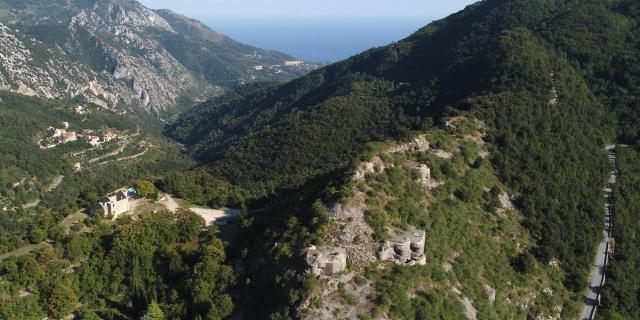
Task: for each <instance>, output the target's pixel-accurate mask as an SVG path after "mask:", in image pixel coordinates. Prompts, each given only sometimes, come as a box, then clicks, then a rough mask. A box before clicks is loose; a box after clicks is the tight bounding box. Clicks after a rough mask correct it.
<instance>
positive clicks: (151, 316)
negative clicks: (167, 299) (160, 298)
mask: <svg viewBox="0 0 640 320" xmlns="http://www.w3.org/2000/svg"><path fill="white" fill-rule="evenodd" d="M140 319H141V320H164V313H163V312H162V309H160V306H159V305H158V303H157V302H155V301H153V302H151V304H150V305H149V307H148V308H147V313H146V314H145V315H144V316H142V318H140Z"/></svg>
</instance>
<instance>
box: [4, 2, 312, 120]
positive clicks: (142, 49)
mask: <svg viewBox="0 0 640 320" xmlns="http://www.w3.org/2000/svg"><path fill="white" fill-rule="evenodd" d="M161 13H162V14H163V15H165V16H167V17H169V18H170V19H169V20H171V22H172V23H173V24H174V25H176V26H177V28H174V27H173V26H172V23H170V22H169V21H168V20H167V19H165V18H163V17H162V16H161V15H160V14H158V13H157V12H156V11H153V10H150V9H148V8H146V7H144V6H142V5H141V4H139V3H137V2H135V1H131V0H68V1H61V0H60V1H57V0H54V1H44V0H42V1H38V0H36V1H30V2H28V3H16V2H13V1H2V0H0V18H2V19H0V21H4V22H5V23H0V62H1V65H0V90H9V91H14V92H19V93H22V94H25V95H32V96H43V97H48V98H63V97H82V98H84V99H85V100H87V101H89V102H93V103H95V104H97V105H100V106H102V107H105V108H109V109H112V110H120V109H122V108H125V107H126V106H139V107H142V108H143V109H144V110H146V111H149V112H153V113H158V112H162V111H165V110H167V109H171V108H172V107H174V106H176V104H177V99H178V98H180V97H185V98H189V99H199V98H204V97H208V96H212V95H215V94H218V93H220V92H222V91H223V90H224V87H225V86H229V85H234V84H235V83H243V82H248V81H258V80H275V79H281V80H285V79H288V78H292V77H295V76H297V75H300V74H302V73H304V72H305V71H307V70H310V69H312V68H313V65H306V64H305V65H304V66H296V68H290V67H291V66H287V67H289V68H288V69H286V70H281V71H280V72H275V71H274V72H273V74H269V73H267V70H265V71H263V69H265V68H264V67H263V66H262V64H263V62H262V61H259V60H261V59H254V61H252V59H249V58H247V57H249V56H250V55H247V50H249V51H252V52H255V53H257V55H256V56H258V57H261V58H262V60H264V58H263V57H264V56H269V57H270V58H271V59H270V61H271V60H275V61H281V63H280V64H281V65H283V66H285V65H287V63H285V61H291V60H293V58H291V57H288V56H286V55H283V54H280V53H274V52H270V51H264V50H261V49H257V48H253V47H249V46H245V45H241V44H238V43H236V42H234V41H233V40H231V39H229V38H227V37H224V36H222V35H219V34H217V33H216V32H215V31H213V30H211V29H209V28H207V27H206V26H204V25H202V24H201V23H199V22H197V21H195V20H190V19H187V18H184V17H181V16H179V15H176V14H173V13H171V12H168V11H165V10H163V11H161ZM176 29H178V30H176ZM196 29H197V30H198V32H197V33H193V32H191V34H188V33H189V30H191V31H193V30H196ZM193 34H197V35H198V36H197V37H194V36H193ZM220 42H224V46H225V48H224V49H223V48H219V47H220ZM230 44H231V46H230ZM198 47H206V48H208V50H207V51H206V52H197V56H195V58H194V56H193V55H192V53H191V51H190V50H192V48H198ZM229 47H231V48H232V49H231V51H232V52H228V51H229V49H228V48H229ZM233 48H237V50H236V51H237V52H233V50H234V49H233ZM223 50H227V51H225V52H224V53H225V55H222V56H221V55H220V52H221V51H223ZM236 55H237V56H241V57H245V58H246V59H241V60H237V59H231V58H226V59H225V57H233V56H236ZM194 61H195V63H194ZM198 63H199V64H206V66H202V65H199V64H198ZM273 63H274V62H272V64H273ZM258 66H260V67H258ZM229 70H234V71H235V72H230V71H229ZM259 71H262V73H263V74H258V75H256V72H259ZM223 78H224V80H225V81H221V80H220V79H223ZM219 80H220V81H219Z"/></svg>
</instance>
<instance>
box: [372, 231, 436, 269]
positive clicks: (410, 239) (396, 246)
mask: <svg viewBox="0 0 640 320" xmlns="http://www.w3.org/2000/svg"><path fill="white" fill-rule="evenodd" d="M388 234H389V239H388V240H386V241H383V242H382V243H380V249H379V251H378V257H379V258H380V260H383V261H387V260H390V261H395V262H396V263H398V264H405V265H414V264H418V265H425V264H426V263H427V259H426V257H425V255H424V241H425V231H424V230H410V231H402V230H395V229H391V228H390V229H389V230H388Z"/></svg>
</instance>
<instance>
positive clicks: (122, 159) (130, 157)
mask: <svg viewBox="0 0 640 320" xmlns="http://www.w3.org/2000/svg"><path fill="white" fill-rule="evenodd" d="M147 151H149V148H146V149H144V151H142V152H140V153H138V154H134V155H132V156H128V157H122V158H118V159H113V160H107V161H105V162H100V163H98V165H104V164H108V163H111V162H120V161H125V160H132V159H136V158H139V157H142V156H144V155H145V154H146V153H147Z"/></svg>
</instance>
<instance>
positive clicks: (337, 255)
mask: <svg viewBox="0 0 640 320" xmlns="http://www.w3.org/2000/svg"><path fill="white" fill-rule="evenodd" d="M305 262H306V264H307V272H311V273H313V274H315V275H316V276H330V275H333V274H336V273H340V272H342V271H344V270H346V269H347V251H346V250H345V249H344V248H337V247H327V248H320V249H318V248H316V247H315V246H311V247H309V248H307V249H306V250H305Z"/></svg>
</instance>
